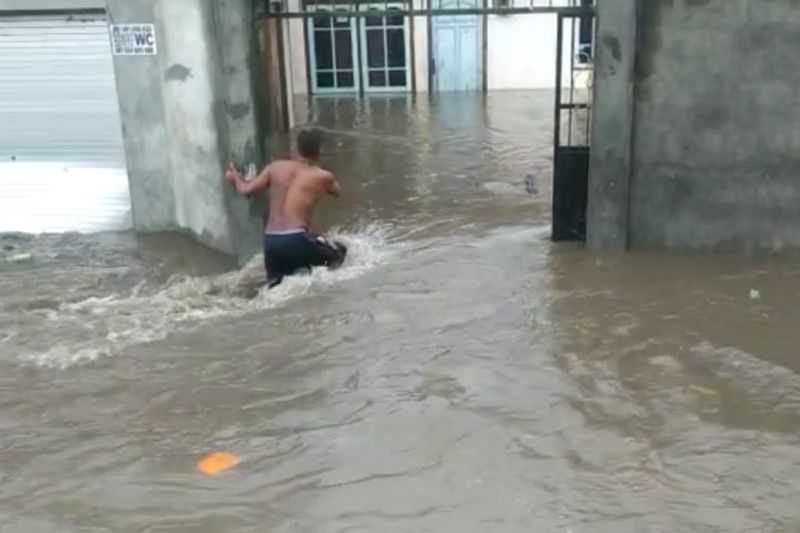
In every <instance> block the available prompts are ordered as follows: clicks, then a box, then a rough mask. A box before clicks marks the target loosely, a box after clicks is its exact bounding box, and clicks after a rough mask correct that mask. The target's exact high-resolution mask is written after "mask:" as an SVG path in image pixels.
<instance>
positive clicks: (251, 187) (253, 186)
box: [225, 163, 272, 196]
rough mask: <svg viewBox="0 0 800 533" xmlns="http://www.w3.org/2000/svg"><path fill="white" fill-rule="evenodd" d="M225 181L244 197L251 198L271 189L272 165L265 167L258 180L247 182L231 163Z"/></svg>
mask: <svg viewBox="0 0 800 533" xmlns="http://www.w3.org/2000/svg"><path fill="white" fill-rule="evenodd" d="M225 179H227V180H228V181H229V182H230V183H232V184H233V185H234V186H235V187H236V192H238V193H239V194H241V195H242V196H251V195H253V194H256V193H260V192H263V191H265V190H267V189H268V188H269V186H270V184H271V181H272V180H271V179H270V165H267V166H266V167H264V170H262V171H261V174H259V175H258V177H257V178H256V179H254V180H251V181H247V180H245V179H243V178H242V175H241V174H240V173H239V170H238V169H237V168H236V166H235V165H234V164H233V163H230V164H229V165H228V170H227V172H225Z"/></svg>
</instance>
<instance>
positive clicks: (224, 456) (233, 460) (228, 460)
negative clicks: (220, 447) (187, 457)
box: [197, 452, 240, 476]
mask: <svg viewBox="0 0 800 533" xmlns="http://www.w3.org/2000/svg"><path fill="white" fill-rule="evenodd" d="M239 462H240V459H239V457H237V456H236V455H233V454H232V453H224V452H223V453H212V454H211V455H209V456H206V457H205V458H204V459H203V460H202V461H200V462H199V463H197V469H198V470H200V471H201V472H202V473H204V474H206V475H207V476H216V475H217V474H221V473H222V472H225V471H226V470H230V469H231V468H233V467H234V466H236V465H238V464H239Z"/></svg>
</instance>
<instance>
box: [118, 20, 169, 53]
mask: <svg viewBox="0 0 800 533" xmlns="http://www.w3.org/2000/svg"><path fill="white" fill-rule="evenodd" d="M111 51H112V53H113V54H114V55H115V56H154V55H156V54H157V53H158V49H157V47H156V27H155V24H112V25H111Z"/></svg>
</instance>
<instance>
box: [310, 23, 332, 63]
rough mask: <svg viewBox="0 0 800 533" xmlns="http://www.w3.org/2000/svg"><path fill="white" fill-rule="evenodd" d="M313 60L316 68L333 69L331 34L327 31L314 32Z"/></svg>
mask: <svg viewBox="0 0 800 533" xmlns="http://www.w3.org/2000/svg"><path fill="white" fill-rule="evenodd" d="M314 58H315V59H316V61H317V68H333V48H331V32H329V31H327V30H323V31H315V32H314Z"/></svg>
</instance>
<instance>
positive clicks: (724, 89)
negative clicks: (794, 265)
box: [593, 0, 800, 251]
mask: <svg viewBox="0 0 800 533" xmlns="http://www.w3.org/2000/svg"><path fill="white" fill-rule="evenodd" d="M609 1H610V0H603V1H601V2H600V6H601V9H602V6H603V4H606V3H608V2H609ZM611 1H612V2H613V1H615V0H611ZM629 1H630V3H633V1H634V0H629ZM639 10H640V11H639V15H638V25H639V37H638V42H637V61H636V63H637V69H636V79H635V82H636V84H635V124H634V144H633V159H632V165H633V167H632V180H631V199H630V226H629V228H630V245H631V246H632V247H635V248H673V249H675V248H685V249H692V250H717V251H729V250H730V251H758V250H764V249H768V250H773V249H780V248H782V247H797V246H800V115H798V112H797V110H798V109H800V69H798V68H797V60H796V59H797V55H798V52H800V3H799V2H798V1H797V0H703V1H699V0H647V1H642V2H639ZM602 39H603V36H602V35H601V44H602V43H603V41H602ZM599 83H602V82H599ZM598 105H602V103H601V102H598ZM605 134H607V135H616V130H611V129H609V130H607V131H606V132H605ZM595 140H598V136H597V135H596V136H595ZM593 149H596V147H595V148H593Z"/></svg>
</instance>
